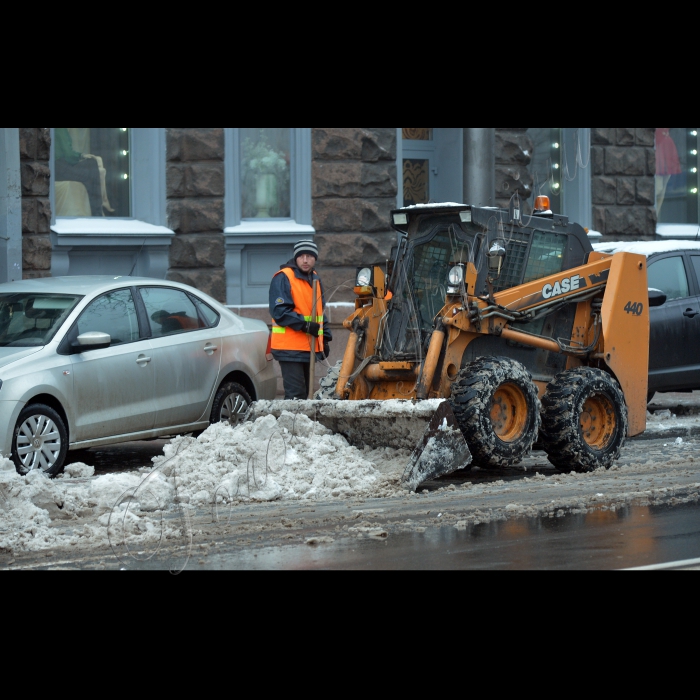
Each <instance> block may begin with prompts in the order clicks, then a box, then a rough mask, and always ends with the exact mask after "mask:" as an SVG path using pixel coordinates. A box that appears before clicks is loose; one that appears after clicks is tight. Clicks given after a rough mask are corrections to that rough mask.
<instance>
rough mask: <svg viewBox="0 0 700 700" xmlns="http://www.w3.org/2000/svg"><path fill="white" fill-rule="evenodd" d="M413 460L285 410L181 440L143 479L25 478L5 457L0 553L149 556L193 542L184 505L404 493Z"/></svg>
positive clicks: (0, 481)
mask: <svg viewBox="0 0 700 700" xmlns="http://www.w3.org/2000/svg"><path fill="white" fill-rule="evenodd" d="M409 457H410V452H409V451H407V450H394V449H390V448H381V449H374V450H370V449H365V450H359V449H357V448H355V447H352V446H351V445H349V444H348V442H347V441H346V440H345V438H343V437H342V436H341V435H339V434H334V433H332V432H331V431H330V430H329V429H327V428H325V427H323V426H322V425H320V424H319V423H316V422H314V421H312V420H311V419H309V418H308V417H307V416H305V415H296V416H295V415H294V414H292V413H287V412H284V413H282V415H281V416H280V418H279V419H277V418H275V417H274V416H265V417H263V418H259V419H258V420H256V421H255V422H247V423H244V424H242V425H240V426H237V427H236V428H232V427H230V426H229V425H227V424H223V423H218V424H216V425H213V426H211V427H210V428H209V429H208V430H207V431H205V432H204V433H203V434H202V435H200V436H199V438H197V439H194V438H190V437H178V438H175V439H174V440H172V441H171V442H170V443H169V444H167V445H166V446H165V449H164V454H163V455H162V456H159V457H156V458H154V459H153V462H154V466H153V468H152V469H143V470H140V471H137V472H126V473H119V474H108V475H106V476H100V477H94V476H93V475H94V473H95V470H94V468H93V467H91V466H90V465H87V464H83V463H76V464H71V465H68V466H67V467H66V469H65V472H64V474H63V475H62V476H61V477H59V478H56V479H49V478H47V477H46V476H45V475H44V474H43V473H42V472H39V471H34V472H30V473H29V474H28V475H27V476H20V475H19V474H18V473H17V472H16V470H15V468H14V464H13V463H12V462H11V461H9V460H7V459H0V551H37V550H44V549H49V548H55V547H66V546H75V545H80V546H102V545H107V544H111V545H112V547H116V548H122V550H121V551H126V549H129V550H130V551H131V550H133V549H134V547H139V548H148V547H146V545H148V546H149V547H150V548H151V550H152V549H153V548H154V547H157V546H160V545H161V544H168V543H169V542H167V541H169V540H170V541H172V540H175V541H180V540H182V539H183V538H185V539H186V538H187V536H188V533H185V532H183V530H182V520H181V519H180V518H178V517H177V514H178V511H179V509H180V508H185V509H194V508H213V507H214V506H215V504H221V503H232V502H241V501H245V502H248V501H277V500H304V499H307V500H317V499H318V500H332V499H342V498H351V497H358V496H359V497H370V496H371V497H390V496H395V495H404V494H405V488H404V487H403V486H401V485H400V483H399V481H400V478H401V476H402V474H403V471H404V469H405V467H406V465H407V464H408V460H409ZM173 516H175V517H173ZM173 523H175V525H174V526H172V527H171V525H172V524H173ZM170 543H172V542H170Z"/></svg>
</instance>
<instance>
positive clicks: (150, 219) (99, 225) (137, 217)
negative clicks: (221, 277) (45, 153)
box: [49, 128, 173, 235]
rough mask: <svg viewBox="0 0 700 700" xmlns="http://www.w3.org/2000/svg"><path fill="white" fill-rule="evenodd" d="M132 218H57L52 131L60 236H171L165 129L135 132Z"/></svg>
mask: <svg viewBox="0 0 700 700" xmlns="http://www.w3.org/2000/svg"><path fill="white" fill-rule="evenodd" d="M129 136H130V145H129V151H130V153H129V160H130V173H131V175H130V180H131V181H130V185H129V187H130V197H131V216H128V217H114V218H112V217H99V216H90V217H75V216H59V217H57V216H56V192H55V187H56V177H55V172H56V168H55V145H54V144H55V139H54V129H53V128H52V129H51V155H50V160H49V167H50V170H51V187H50V192H49V198H50V201H51V226H52V229H56V230H57V232H58V233H60V234H70V233H74V234H83V233H85V231H86V230H90V231H91V233H92V234H93V235H133V234H140V235H143V234H145V233H149V234H154V233H158V232H160V233H169V234H171V235H172V233H173V232H172V231H171V230H170V229H169V228H167V209H166V206H167V191H166V179H165V173H166V163H165V148H166V142H165V128H132V129H131V133H130V135H129Z"/></svg>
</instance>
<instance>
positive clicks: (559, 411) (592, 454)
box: [540, 367, 628, 473]
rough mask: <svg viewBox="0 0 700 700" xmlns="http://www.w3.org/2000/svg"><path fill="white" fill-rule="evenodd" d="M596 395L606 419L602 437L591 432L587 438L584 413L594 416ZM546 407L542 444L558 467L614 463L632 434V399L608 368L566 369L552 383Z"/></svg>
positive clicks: (544, 401) (577, 468)
mask: <svg viewBox="0 0 700 700" xmlns="http://www.w3.org/2000/svg"><path fill="white" fill-rule="evenodd" d="M591 399H593V401H594V402H595V403H596V404H597V406H598V412H599V414H601V415H599V422H600V420H602V421H604V422H605V423H606V424H607V428H606V431H605V432H604V433H599V436H598V438H597V440H596V439H595V438H594V437H591V436H590V434H589V437H588V438H587V437H586V436H585V430H584V427H582V417H583V416H586V417H588V416H590V413H589V411H588V410H586V408H587V402H588V401H589V400H591ZM601 409H603V410H601ZM542 411H543V416H542V430H541V432H540V444H541V447H542V449H543V450H544V451H545V452H546V453H547V457H548V459H549V461H550V462H551V463H552V464H553V465H554V466H555V467H556V468H557V469H560V470H562V471H566V472H570V471H576V472H584V473H585V472H592V471H595V470H596V469H600V468H605V469H609V468H610V467H611V466H612V465H613V463H614V462H615V461H616V460H617V459H618V458H619V456H620V451H621V450H622V447H623V445H624V443H625V439H626V437H627V426H628V418H627V405H626V403H625V397H624V394H623V393H622V389H621V388H620V385H619V384H618V383H617V381H616V380H615V378H614V377H612V376H611V375H610V374H608V373H607V372H604V371H602V370H599V369H595V368H592V367H578V368H576V369H570V370H567V371H565V372H561V373H560V374H558V375H557V376H556V377H554V379H553V380H552V381H551V382H550V383H549V385H548V386H547V391H546V393H545V395H544V397H543V399H542ZM604 414H607V415H604ZM589 443H591V444H589Z"/></svg>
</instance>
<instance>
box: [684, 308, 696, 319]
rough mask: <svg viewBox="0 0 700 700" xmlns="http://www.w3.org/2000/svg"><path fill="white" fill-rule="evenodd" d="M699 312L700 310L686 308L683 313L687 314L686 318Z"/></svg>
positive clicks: (692, 316)
mask: <svg viewBox="0 0 700 700" xmlns="http://www.w3.org/2000/svg"><path fill="white" fill-rule="evenodd" d="M699 313H700V311H696V310H695V309H686V310H685V311H684V312H683V315H684V316H687V317H688V318H695V317H696V316H697V315H698V314H699Z"/></svg>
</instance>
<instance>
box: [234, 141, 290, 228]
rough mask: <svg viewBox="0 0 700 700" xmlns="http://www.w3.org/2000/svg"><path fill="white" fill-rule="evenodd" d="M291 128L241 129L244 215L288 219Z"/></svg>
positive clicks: (242, 205) (254, 217)
mask: <svg viewBox="0 0 700 700" xmlns="http://www.w3.org/2000/svg"><path fill="white" fill-rule="evenodd" d="M291 131H292V130H291V129H288V128H278V129H240V130H239V134H240V154H241V163H240V167H241V170H240V177H241V208H242V218H243V219H289V218H291V215H292V208H291V177H290V174H291V167H290V166H291V160H292V139H291Z"/></svg>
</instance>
